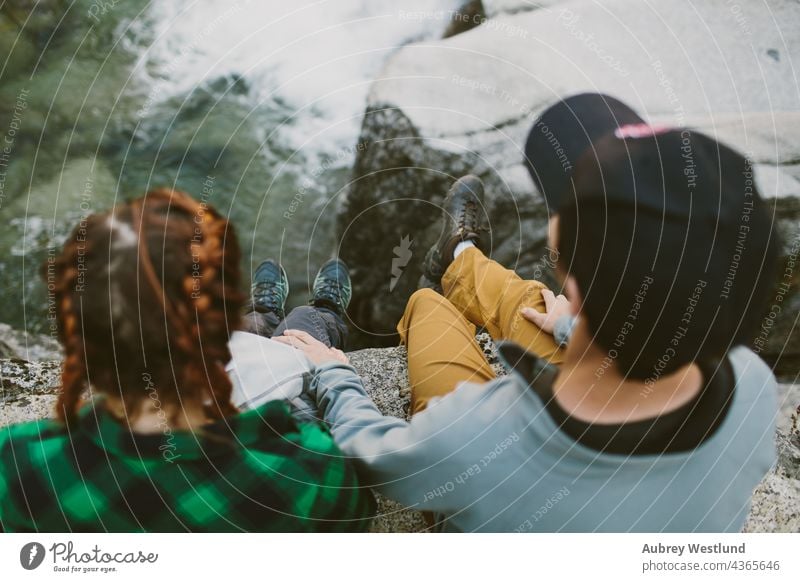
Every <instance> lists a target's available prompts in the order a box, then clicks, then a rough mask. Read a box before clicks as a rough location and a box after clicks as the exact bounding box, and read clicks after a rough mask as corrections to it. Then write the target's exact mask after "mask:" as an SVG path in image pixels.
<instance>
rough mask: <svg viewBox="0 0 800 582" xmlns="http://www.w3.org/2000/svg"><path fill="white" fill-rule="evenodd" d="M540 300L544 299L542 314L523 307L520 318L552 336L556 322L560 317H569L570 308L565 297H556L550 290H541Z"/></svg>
mask: <svg viewBox="0 0 800 582" xmlns="http://www.w3.org/2000/svg"><path fill="white" fill-rule="evenodd" d="M542 298H544V307H545V312H544V313H541V312H539V311H536V310H535V309H533V308H532V307H523V308H522V309H521V312H522V317H524V318H525V319H527V320H528V321H530V322H531V323H533V324H535V325H537V326H539V328H540V329H541V330H542V331H546V332H547V333H550V334H552V333H553V327H554V326H555V324H556V320H557V319H558V318H559V317H561V316H562V315H571V314H572V307H571V306H570V303H569V301H568V300H567V298H566V297H564V296H563V295H558V296H556V295H555V294H554V293H553V292H552V291H550V289H542Z"/></svg>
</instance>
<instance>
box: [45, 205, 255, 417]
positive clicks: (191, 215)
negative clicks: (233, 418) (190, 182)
mask: <svg viewBox="0 0 800 582" xmlns="http://www.w3.org/2000/svg"><path fill="white" fill-rule="evenodd" d="M240 258H241V251H240V249H239V244H238V241H237V238H236V233H235V231H234V229H233V226H232V225H231V224H230V223H229V222H228V221H227V220H226V219H225V218H224V217H223V216H222V215H221V214H219V213H218V212H217V211H216V210H214V208H212V207H211V206H210V205H208V204H206V203H204V202H198V201H197V200H195V199H194V198H192V197H191V196H189V195H188V194H186V193H183V192H179V191H175V190H168V189H159V190H154V191H152V192H149V193H147V194H146V195H145V196H143V197H141V198H137V199H135V200H132V201H130V202H127V203H123V204H120V205H118V206H116V207H115V208H113V209H112V210H111V211H109V212H106V213H102V214H93V215H91V216H89V217H87V218H86V219H84V220H81V222H80V223H79V224H78V226H77V227H76V228H75V230H74V231H73V232H72V234H71V235H70V236H69V238H68V239H67V241H66V243H65V244H64V249H63V252H62V253H61V255H60V256H59V257H57V259H56V261H55V304H56V316H57V319H58V323H59V339H60V341H61V343H62V344H63V346H64V350H65V361H64V366H63V371H62V377H61V382H62V391H61V393H60V395H59V398H58V403H57V414H58V417H59V418H60V419H62V420H63V421H65V422H67V423H71V422H72V421H74V420H75V418H76V415H77V411H78V409H79V407H80V403H81V398H82V394H83V393H84V392H85V391H86V389H89V388H90V389H91V390H93V391H96V392H98V393H101V394H107V395H109V396H112V397H116V398H119V399H120V400H121V401H122V402H123V404H124V406H125V411H126V414H127V415H128V416H129V417H135V415H136V413H137V412H138V411H139V410H140V406H139V405H140V404H141V403H142V402H143V401H144V400H145V399H146V398H148V397H152V396H151V394H152V392H151V391H152V390H155V391H156V393H157V399H158V401H159V402H161V403H163V404H169V405H173V406H177V407H181V406H182V403H185V402H187V401H194V402H200V403H202V405H203V406H204V407H205V410H206V413H207V415H208V416H209V418H223V417H225V416H228V415H230V414H232V413H234V412H235V411H236V408H235V407H234V405H233V404H232V403H231V390H232V388H231V382H230V379H229V378H228V375H227V374H226V372H225V364H226V363H227V362H228V361H229V360H230V357H231V356H230V351H229V349H228V338H229V336H230V333H231V331H232V330H233V329H236V328H238V326H239V321H240V311H241V307H242V304H243V302H244V295H243V294H242V293H241V291H240V288H239V286H240V283H241V271H240ZM179 409H180V408H175V410H179Z"/></svg>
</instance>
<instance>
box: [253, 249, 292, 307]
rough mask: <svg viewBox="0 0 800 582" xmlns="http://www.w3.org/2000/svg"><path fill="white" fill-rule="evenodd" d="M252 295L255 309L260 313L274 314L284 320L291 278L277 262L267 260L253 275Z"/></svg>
mask: <svg viewBox="0 0 800 582" xmlns="http://www.w3.org/2000/svg"><path fill="white" fill-rule="evenodd" d="M250 294H251V296H252V298H253V309H255V310H256V311H258V312H259V313H267V312H272V313H274V314H276V315H277V316H278V317H280V318H281V319H283V318H284V317H285V316H286V312H285V310H284V308H285V306H286V298H287V297H289V278H288V277H287V276H286V271H285V270H284V269H283V267H282V266H281V265H279V264H278V262H277V261H273V260H272V259H267V260H266V261H264V262H263V263H261V264H260V265H259V266H258V268H257V269H256V272H255V273H254V274H253V286H252V288H251V290H250Z"/></svg>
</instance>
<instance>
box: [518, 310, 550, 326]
mask: <svg viewBox="0 0 800 582" xmlns="http://www.w3.org/2000/svg"><path fill="white" fill-rule="evenodd" d="M521 311H522V317H524V318H525V319H527V320H528V321H530V322H531V323H533V324H535V325H538V326H539V327H542V326H543V325H544V322H545V320H546V319H547V314H546V313H540V312H538V311H536V310H535V309H533V308H532V307H523V308H522V310H521Z"/></svg>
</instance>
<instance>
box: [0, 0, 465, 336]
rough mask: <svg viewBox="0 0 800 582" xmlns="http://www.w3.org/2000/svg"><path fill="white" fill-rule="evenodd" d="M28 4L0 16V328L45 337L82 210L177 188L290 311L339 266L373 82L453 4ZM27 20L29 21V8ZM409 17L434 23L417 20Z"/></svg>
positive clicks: (352, 0)
mask: <svg viewBox="0 0 800 582" xmlns="http://www.w3.org/2000/svg"><path fill="white" fill-rule="evenodd" d="M397 4H398V3H396V2H393V1H392V0H324V1H320V0H317V1H312V0H300V1H298V0H295V1H293V2H285V1H282V0H240V1H238V2H237V1H233V2H228V1H224V0H213V1H212V0H153V1H151V2H147V1H145V0H124V1H123V0H93V1H89V0H74V1H72V0H52V1H47V0H40V1H39V2H38V4H36V3H35V2H33V1H31V0H17V1H14V0H11V1H6V2H5V3H4V4H3V6H2V8H0V59H2V60H0V213H2V214H1V215H0V216H2V220H3V226H4V227H3V228H2V230H0V251H2V253H0V277H1V279H0V280H1V281H2V285H3V301H2V303H0V321H2V322H6V323H10V324H12V325H13V326H15V327H19V328H25V329H28V330H30V331H38V332H47V331H48V330H49V320H48V317H47V289H46V285H45V284H44V283H43V282H42V280H41V277H40V270H41V265H42V264H43V262H45V261H46V259H47V257H48V255H50V254H53V253H55V252H57V249H58V247H59V245H60V244H61V243H62V242H63V239H64V237H65V236H66V234H67V233H68V232H69V231H70V230H71V228H72V227H73V226H74V225H75V224H76V223H77V222H78V221H79V220H80V219H81V217H82V216H85V215H86V214H88V213H91V212H94V211H99V210H103V209H106V208H108V207H109V206H111V205H112V204H114V203H115V202H117V201H120V200H124V199H127V198H130V197H134V196H138V195H140V194H142V193H144V192H145V191H147V190H148V189H151V188H155V187H160V186H167V187H175V188H179V189H183V190H186V191H188V192H190V193H192V194H194V195H195V196H196V197H198V198H202V199H203V200H205V201H207V202H209V203H211V204H213V205H215V206H216V207H217V208H218V209H220V210H221V211H222V212H224V213H225V214H227V215H229V216H230V217H231V218H232V220H233V221H234V223H235V224H236V227H237V230H238V233H239V236H240V239H241V242H242V247H243V249H244V252H245V264H244V267H245V268H246V269H252V267H253V266H254V265H256V264H258V262H260V260H262V259H263V258H265V257H267V256H274V257H276V258H280V260H281V261H282V262H283V263H284V265H285V266H286V268H287V271H288V272H289V275H290V279H291V282H292V287H293V296H292V301H293V302H294V303H298V302H302V301H304V300H305V297H304V292H305V289H306V288H307V284H308V281H309V279H310V278H311V277H313V274H314V272H315V270H316V268H317V267H318V266H319V264H320V263H321V262H323V261H324V260H325V259H326V258H327V257H329V256H331V255H332V254H333V253H335V251H336V249H335V237H334V233H333V230H334V224H335V216H334V211H335V208H336V206H337V204H338V203H339V201H340V200H341V196H342V188H343V186H344V185H345V184H346V181H347V178H348V175H349V167H350V165H351V163H352V160H353V158H354V155H355V153H356V152H357V150H358V148H360V147H362V146H361V145H359V144H358V143H357V138H358V130H359V126H360V123H361V116H362V113H363V110H364V105H365V100H366V95H367V93H368V91H369V85H370V82H371V81H372V79H374V78H375V76H376V75H377V74H379V72H380V70H381V67H382V65H383V63H384V62H385V60H386V59H387V58H388V57H389V56H390V55H391V54H392V53H393V52H394V51H395V50H397V48H398V47H399V46H402V45H403V44H405V43H407V42H412V41H418V40H423V39H426V38H436V37H438V36H440V35H441V32H442V30H443V29H444V27H446V25H447V22H446V20H444V18H441V17H437V15H436V14H435V13H433V12H431V11H433V10H439V9H441V10H445V13H446V10H447V9H451V8H453V7H454V6H455V5H457V4H458V2H456V1H454V0H437V1H430V0H412V1H409V0H405V1H404V2H403V3H402V10H401V9H400V8H398V7H397ZM34 5H35V6H36V7H35V8H33V6H34ZM415 10H418V11H424V12H426V13H428V14H429V15H432V16H433V17H428V18H415V17H411V16H409V15H411V14H413V13H414V11H415Z"/></svg>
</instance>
